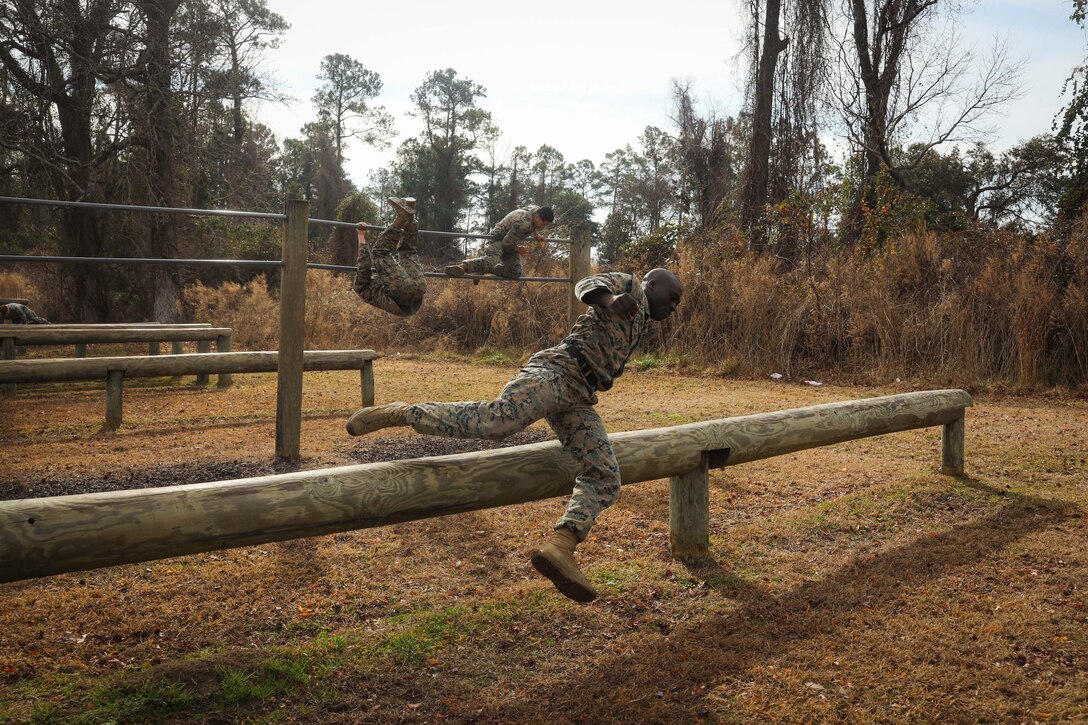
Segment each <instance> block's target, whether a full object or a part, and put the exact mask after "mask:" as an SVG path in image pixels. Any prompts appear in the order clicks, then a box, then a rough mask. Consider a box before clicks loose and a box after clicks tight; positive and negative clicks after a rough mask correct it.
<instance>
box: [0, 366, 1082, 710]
mask: <svg viewBox="0 0 1088 725" xmlns="http://www.w3.org/2000/svg"><path fill="white" fill-rule="evenodd" d="M375 372H376V379H377V391H378V392H377V394H378V399H379V401H380V402H382V401H388V400H409V401H412V400H459V399H478V398H484V397H489V396H490V395H492V394H494V393H495V392H496V391H497V390H498V389H499V388H500V387H501V386H502V384H503V383H504V382H505V381H506V380H507V379H508V378H509V377H510V376H511V374H512V373H513V372H514V368H513V367H489V366H479V365H472V364H467V363H463V362H456V361H432V360H421V359H410V358H407V357H387V358H383V359H381V360H379V361H378V362H377V363H376V365H375ZM907 389H908V388H907V387H906V386H902V387H898V386H897V387H895V388H881V389H876V388H844V387H836V386H832V385H824V386H823V387H819V388H815V387H809V386H803V385H797V384H788V383H780V382H772V381H767V382H745V381H736V380H729V379H724V378H712V377H696V376H681V375H677V374H675V373H672V372H669V371H665V370H661V369H656V370H650V371H645V372H636V371H631V372H629V373H628V374H627V375H625V376H624V378H623V379H622V380H621V381H620V382H619V383H618V384H617V386H616V388H615V389H614V390H613V391H611V392H609V393H605V394H602V396H601V404H600V406H599V410H600V412H601V414H602V416H603V417H604V419H605V421H606V423H607V424H608V426H609V429H610V430H613V431H621V430H633V429H640V428H652V427H660V426H664V425H675V424H679V423H685V422H690V421H693V420H706V419H712V418H722V417H729V416H734V415H743V414H747V413H753V412H760V411H771V410H777V409H782V408H791V407H798V406H804V405H813V404H817V403H824V402H831V401H837V400H848V399H853V398H863V397H869V396H873V395H883V394H889V393H893V392H905V391H906V390H907ZM275 397H276V392H275V377H274V376H272V375H235V376H234V386H233V387H231V388H229V389H224V390H219V389H216V388H215V387H214V383H213V387H207V388H198V387H195V386H193V385H192V384H191V383H190V382H188V381H185V380H178V381H166V380H163V381H152V382H149V383H144V384H140V383H133V384H127V385H126V388H125V401H124V406H125V410H124V416H125V417H124V424H123V425H122V427H121V428H120V430H119V431H117V432H115V433H113V432H105V431H103V430H102V419H103V410H104V406H103V394H102V388H101V386H100V385H91V384H87V385H74V384H68V385H55V386H26V387H24V388H22V389H20V390H19V391H18V392H17V393H16V394H15V395H14V396H13V397H7V398H3V399H0V409H2V411H3V413H2V415H0V419H2V421H3V422H2V425H0V499H11V498H25V497H34V496H53V495H61V494H67V493H76V492H84V491H101V490H109V489H113V488H138V487H145V486H161V485H174V484H179V483H191V482H197V481H205V480H221V479H226V478H237V477H248V476H255V475H264V474H267V473H272V472H276V471H282V470H290V469H289V468H287V467H283V466H276V465H274V464H272V463H271V459H272V451H273V446H274V424H275V423H274V412H273V411H274V405H275ZM358 401H359V380H358V374H357V373H355V374H352V373H349V372H344V373H307V374H306V381H305V391H304V413H305V419H304V421H303V437H302V448H303V453H304V456H305V458H304V460H303V462H302V463H301V465H300V466H299V467H301V468H322V467H328V466H336V465H345V464H350V463H356V462H368V461H376V460H388V459H392V458H403V457H411V456H423V455H436V454H441V453H450V452H457V451H462V450H470V449H472V447H475V446H477V445H478V444H474V443H466V442H461V441H456V442H451V441H444V440H441V439H436V438H429V437H423V436H415V435H414V434H412V435H409V434H408V433H406V432H405V431H403V430H399V429H398V430H395V431H386V432H382V433H378V434H374V435H371V436H366V437H363V438H360V439H352V438H350V437H348V436H347V435H346V434H345V433H344V432H343V426H344V422H345V420H346V417H347V415H348V414H350V412H351V411H352V410H354V409H355V407H356V406H357V405H358ZM966 430H967V436H966V446H967V474H968V475H967V477H966V478H963V479H955V478H950V477H946V476H941V475H939V474H938V472H937V469H938V465H939V462H940V460H939V459H940V443H939V438H940V434H939V430H938V429H928V430H923V431H913V432H907V433H899V434H894V435H891V436H885V437H882V438H872V439H866V440H862V441H856V442H852V443H847V444H839V445H835V446H830V447H825V448H819V449H815V450H811V451H806V452H802V453H796V454H791V455H788V456H783V457H780V458H774V459H769V460H765V461H758V462H754V463H749V464H744V465H742V466H737V467H733V468H728V469H725V470H721V471H714V472H713V474H712V480H711V526H712V530H711V544H712V556H711V557H710V558H709V559H707V560H705V561H702V562H697V563H691V564H684V563H680V562H678V561H674V560H673V558H672V557H671V555H670V552H669V547H668V483H667V481H655V482H649V483H641V484H637V485H632V486H630V487H625V488H624V490H623V493H622V495H621V497H620V501H619V503H618V504H617V505H616V506H615V507H613V508H612V509H610V510H609V511H608V512H606V513H605V515H604V516H603V517H602V519H601V520H600V521H599V523H598V525H597V527H596V528H595V529H594V532H593V534H592V536H591V538H590V539H589V540H588V541H587V543H586V544H585V545H583V546H582V547H580V548H579V552H580V558H581V561H582V564H583V567H584V569H585V570H586V571H587V574H588V575H589V577H590V579H591V580H592V581H593V582H594V584H595V585H596V586H597V587H598V589H599V591H600V592H601V597H600V599H598V600H597V601H596V602H594V603H592V604H589V605H579V604H575V603H573V602H570V601H568V600H566V599H563V598H562V597H560V596H559V595H557V594H556V593H555V592H554V590H553V589H552V588H551V585H550V584H549V583H548V582H546V581H544V580H542V579H540V578H539V577H538V576H537V575H536V574H535V572H534V571H533V570H532V568H531V567H530V566H529V564H528V561H527V558H526V556H525V552H526V550H527V549H528V548H529V547H530V546H531V545H532V544H533V543H534V542H536V541H538V540H539V539H540V537H542V536H543V535H545V533H546V531H547V529H548V528H549V526H550V523H551V522H552V521H553V520H554V519H555V518H556V517H557V516H558V514H559V513H560V512H561V510H562V501H561V500H559V499H556V500H551V501H543V502H536V503H532V504H525V505H520V506H512V507H507V508H500V509H493V510H488V511H482V512H476V513H469V514H462V515H458V516H451V517H446V518H439V519H431V520H426V521H420V522H414V523H408V524H399V525H395V526H390V527H385V528H378V529H369V530H364V531H358V532H351V533H344V534H335V535H329V536H323V537H317V538H311V539H300V540H296V541H289V542H283V543H277V544H267V545H262V546H255V547H248V548H242V549H233V550H228V551H223V552H217V553H214V554H212V553H209V554H200V555H194V556H186V557H179V558H175V559H168V560H162V561H152V562H146V563H141V564H132V565H127V566H120V567H114V568H109V569H101V570H95V571H89V572H82V573H77V574H70V575H62V576H54V577H48V578H44V579H39V580H32V581H26V582H16V583H11V584H4V585H0V613H2V624H0V683H2V687H0V722H88V723H94V722H103V723H104V722H154V721H166V722H194V721H196V722H214V723H218V722H344V723H349V722H360V721H364V722H432V721H447V720H449V721H479V722H537V721H546V720H551V719H555V718H560V719H562V720H570V721H574V722H591V721H592V722H632V721H639V722H641V721H649V722H690V721H709V722H798V721H806V722H813V721H843V722H858V723H863V722H873V721H885V722H919V721H922V722H929V721H937V720H940V721H948V722H994V721H998V722H1085V721H1088V609H1086V604H1088V595H1086V592H1088V588H1086V586H1085V583H1084V582H1085V575H1086V573H1088V553H1086V543H1088V520H1086V518H1085V515H1084V509H1085V506H1086V505H1088V483H1086V481H1088V463H1086V460H1088V453H1086V451H1085V443H1086V437H1088V403H1086V402H1085V401H1084V400H1080V399H1071V398H1068V397H1063V396H1059V395H1053V396H1048V397H1001V396H996V395H977V396H976V401H975V407H973V408H971V409H970V410H969V411H968V417H967V428H966ZM547 437H550V431H548V430H547V429H546V427H543V426H539V425H538V426H534V427H533V428H532V429H530V430H528V431H526V432H524V433H522V434H519V436H518V437H516V438H515V439H513V440H511V441H508V442H507V443H524V442H529V441H536V440H542V439H544V438H547Z"/></svg>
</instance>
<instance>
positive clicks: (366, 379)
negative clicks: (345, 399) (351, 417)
mask: <svg viewBox="0 0 1088 725" xmlns="http://www.w3.org/2000/svg"><path fill="white" fill-rule="evenodd" d="M359 390H360V392H361V393H362V396H361V397H362V402H363V407H369V406H371V405H374V363H373V362H370V361H369V360H368V361H367V362H366V363H364V364H363V368H362V370H360V371H359Z"/></svg>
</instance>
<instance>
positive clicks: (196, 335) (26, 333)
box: [0, 325, 230, 345]
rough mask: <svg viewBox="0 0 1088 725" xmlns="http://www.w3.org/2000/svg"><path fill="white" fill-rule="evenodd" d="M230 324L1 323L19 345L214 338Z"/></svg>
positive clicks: (3, 334)
mask: <svg viewBox="0 0 1088 725" xmlns="http://www.w3.org/2000/svg"><path fill="white" fill-rule="evenodd" d="M229 334H230V328H229V327H179V326H177V325H170V326H169V327H155V326H153V325H142V326H139V327H131V326H125V327H108V328H98V327H93V328H86V327H83V328H68V327H66V326H64V325H56V326H54V325H8V326H6V327H0V338H2V339H5V340H6V339H13V340H14V342H15V344H16V345H76V344H79V343H91V344H95V343H117V342H172V341H174V340H181V341H190V340H196V341H200V340H211V341H214V340H215V339H216V338H217V337H219V336H220V335H229Z"/></svg>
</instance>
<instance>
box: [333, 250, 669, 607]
mask: <svg viewBox="0 0 1088 725" xmlns="http://www.w3.org/2000/svg"><path fill="white" fill-rule="evenodd" d="M681 292H682V290H681V286H680V280H679V279H677V278H676V275H674V274H673V273H672V272H669V271H668V270H665V269H653V270H650V271H649V272H648V273H647V274H646V276H645V277H644V278H643V279H641V280H639V279H638V278H637V277H634V276H632V275H629V274H622V273H619V272H611V273H608V274H599V275H596V276H593V277H587V278H586V279H583V280H581V281H580V282H579V283H578V284H577V285H576V286H575V294H577V295H578V299H580V300H582V301H583V302H585V303H586V304H588V305H590V308H589V309H588V310H587V311H586V313H585V314H583V315H582V316H581V317H579V318H578V321H577V322H576V323H575V325H574V329H573V330H571V333H570V334H569V335H567V337H566V338H564V339H563V341H562V342H561V343H559V345H557V346H555V347H552V348H548V349H547V350H543V351H541V352H538V353H536V354H535V355H533V356H532V357H530V358H529V361H528V362H527V363H526V365H525V367H524V368H522V369H521V373H520V374H519V375H518V376H517V377H515V378H514V379H513V380H512V381H510V382H509V383H508V384H507V385H506V387H505V388H503V390H502V392H501V393H499V397H498V398H496V399H495V400H493V401H479V402H467V403H417V404H415V405H408V404H406V403H400V402H398V403H388V404H386V405H378V406H373V407H369V408H362V409H360V410H358V411H356V413H355V414H354V415H352V416H351V419H350V420H349V421H348V432H349V433H350V434H352V435H363V434H364V433H370V432H371V431H375V430H379V429H381V428H387V427H391V426H401V425H408V426H411V427H412V428H414V429H415V430H416V431H417V432H419V433H428V434H431V435H439V436H446V437H449V438H483V439H489V440H500V439H502V438H505V437H506V436H508V435H511V434H513V433H517V432H518V431H520V430H522V429H524V428H525V427H526V426H528V425H530V424H532V423H533V422H535V421H538V420H540V419H541V418H544V419H546V420H547V421H548V425H550V426H551V428H552V430H553V431H555V435H556V436H557V437H558V438H559V441H560V442H561V443H562V444H563V447H564V448H566V450H568V451H569V452H570V453H571V454H572V455H574V457H575V458H576V459H577V460H578V461H579V462H580V464H581V472H580V474H579V475H578V477H577V478H576V479H575V485H574V492H573V493H572V494H571V497H570V502H569V504H568V505H567V510H566V512H565V513H564V514H563V515H562V516H561V517H560V518H559V521H557V522H556V524H555V530H554V532H553V534H552V536H551V538H550V539H549V540H548V541H547V542H546V543H545V544H543V545H542V546H540V547H539V548H538V549H537V550H535V551H534V552H533V553H532V556H531V561H532V564H533V566H534V567H536V569H537V571H539V572H540V573H541V574H543V575H544V576H546V577H548V578H549V579H551V581H552V583H553V584H555V586H556V588H557V589H558V590H559V591H560V592H562V593H563V594H564V595H566V596H568V597H570V598H571V599H574V600H575V601H579V602H589V601H593V599H595V598H596V597H597V592H596V591H595V590H594V589H593V586H592V585H591V584H590V583H589V581H588V580H587V579H586V578H585V576H583V575H582V572H581V571H580V570H579V569H578V565H577V563H575V561H574V548H575V546H576V545H577V544H578V543H579V542H581V541H583V540H584V539H585V538H586V535H587V534H588V533H589V529H590V527H591V526H593V522H594V521H595V520H596V519H597V516H598V515H600V513H601V511H603V510H604V509H605V508H607V507H608V506H610V505H612V503H613V502H615V500H616V497H617V496H618V495H619V491H620V471H619V466H618V465H617V463H616V456H615V455H614V453H613V452H612V444H611V443H610V442H609V440H608V433H607V432H606V431H605V428H604V423H603V422H602V421H601V418H600V416H598V415H597V411H596V410H594V408H593V406H594V405H595V404H596V403H597V394H596V393H597V391H598V390H608V389H609V388H611V387H612V383H613V381H614V380H615V379H616V378H618V377H619V376H620V375H622V374H623V368H624V365H625V364H626V363H627V360H628V358H630V357H631V354H632V353H633V352H634V350H635V348H636V347H637V346H638V344H639V342H640V341H641V340H642V337H643V335H644V334H645V333H646V330H647V329H648V328H649V325H650V320H664V319H665V318H667V317H668V316H669V315H671V314H672V313H673V311H674V310H675V309H676V306H677V305H678V304H679V303H680V295H681Z"/></svg>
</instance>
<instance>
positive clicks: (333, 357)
mask: <svg viewBox="0 0 1088 725" xmlns="http://www.w3.org/2000/svg"><path fill="white" fill-rule="evenodd" d="M377 356H378V355H377V353H375V352H374V351H373V350H307V351H306V352H305V354H304V356H303V359H302V368H303V370H305V371H317V370H359V371H360V374H361V375H362V377H363V380H362V384H361V385H360V388H361V391H362V398H363V404H364V405H373V404H374V362H373V361H374V359H375V358H377ZM278 366H279V353H277V352H276V351H274V350H273V351H258V352H230V353H219V352H216V353H197V354H185V355H161V356H147V357H90V358H46V359H40V360H10V361H4V362H0V383H5V384H6V383H13V382H15V383H50V382H61V381H67V380H101V379H102V378H105V379H106V427H107V428H110V429H116V428H117V427H118V426H119V425H120V424H121V408H122V401H121V397H122V386H123V380H124V378H155V377H165V376H176V375H205V376H207V375H211V374H216V375H219V376H220V380H222V377H223V375H225V374H229V373H274V372H276V371H277V369H278ZM368 376H369V385H368V384H367V378H368ZM368 396H369V399H368Z"/></svg>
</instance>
